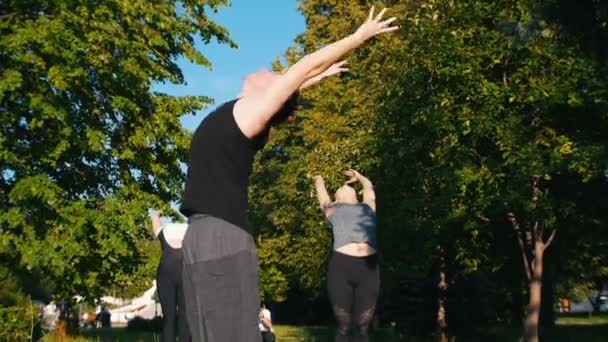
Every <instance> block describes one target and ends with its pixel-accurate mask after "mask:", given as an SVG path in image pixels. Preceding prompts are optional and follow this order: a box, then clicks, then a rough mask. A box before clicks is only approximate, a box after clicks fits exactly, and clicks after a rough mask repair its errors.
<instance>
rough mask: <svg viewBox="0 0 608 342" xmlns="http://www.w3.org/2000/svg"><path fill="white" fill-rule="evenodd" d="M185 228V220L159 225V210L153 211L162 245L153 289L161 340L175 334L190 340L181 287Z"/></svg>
mask: <svg viewBox="0 0 608 342" xmlns="http://www.w3.org/2000/svg"><path fill="white" fill-rule="evenodd" d="M187 228H188V225H187V224H185V223H169V224H165V225H161V224H160V213H159V212H158V211H155V212H153V213H152V229H153V230H154V235H155V236H156V237H157V238H158V241H160V246H161V248H162V256H161V258H160V263H159V265H158V270H157V273H156V290H157V292H158V297H159V298H160V307H161V309H162V311H163V328H162V334H161V341H162V342H175V337H176V336H179V341H180V342H190V330H189V329H188V323H187V319H186V317H185V313H186V310H185V307H186V305H185V300H184V291H183V287H182V263H183V254H182V241H183V239H184V235H185V233H186V230H187ZM176 326H177V327H178V328H177V331H176V329H175V328H176ZM176 333H177V335H176Z"/></svg>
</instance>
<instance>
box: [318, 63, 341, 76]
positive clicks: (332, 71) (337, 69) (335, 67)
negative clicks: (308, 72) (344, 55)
mask: <svg viewBox="0 0 608 342" xmlns="http://www.w3.org/2000/svg"><path fill="white" fill-rule="evenodd" d="M345 64H346V61H340V62H336V63H334V64H332V65H331V66H330V67H329V68H327V69H326V70H325V71H323V72H322V73H321V74H320V75H319V76H320V77H321V79H323V78H326V77H330V76H333V75H337V74H339V73H341V72H345V71H348V68H345V67H344V65H345Z"/></svg>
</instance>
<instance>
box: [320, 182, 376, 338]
mask: <svg viewBox="0 0 608 342" xmlns="http://www.w3.org/2000/svg"><path fill="white" fill-rule="evenodd" d="M346 175H347V176H348V177H349V180H348V181H347V182H346V183H345V184H344V185H343V186H341V187H340V188H339V189H338V191H336V194H335V201H333V202H332V200H331V198H330V196H329V194H328V193H327V189H326V188H325V182H324V180H323V177H321V176H316V177H315V178H314V183H315V189H316V191H317V199H318V200H319V205H320V206H321V210H322V211H323V213H324V214H325V217H327V219H328V220H329V222H330V223H331V228H332V233H333V252H332V256H331V260H330V262H329V268H328V271H327V289H328V292H329V299H330V301H331V304H332V308H333V311H334V315H335V317H336V321H337V325H338V326H337V331H336V342H342V341H353V342H358V341H369V327H370V325H371V322H372V319H373V317H374V312H375V309H376V301H377V300H378V294H379V291H380V272H379V270H378V257H377V254H376V248H377V240H376V195H375V193H374V186H373V184H372V182H371V181H370V180H369V179H367V178H366V177H364V176H362V175H361V174H360V173H359V172H357V171H355V170H349V171H347V172H346ZM356 182H359V183H361V185H362V187H363V201H362V202H359V200H358V198H357V193H356V192H355V189H353V188H352V187H351V186H350V185H349V184H351V183H356Z"/></svg>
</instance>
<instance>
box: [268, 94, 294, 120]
mask: <svg viewBox="0 0 608 342" xmlns="http://www.w3.org/2000/svg"><path fill="white" fill-rule="evenodd" d="M299 96H300V93H299V92H297V91H296V92H295V93H293V95H291V96H290V97H289V98H288V99H287V101H285V103H284V104H283V107H281V109H280V110H279V111H278V112H277V113H276V114H275V115H274V116H273V117H272V119H271V120H270V125H271V126H276V125H279V124H282V123H283V122H285V121H287V119H288V118H289V117H290V116H292V115H293V113H294V112H295V111H296V108H297V107H298V97H299Z"/></svg>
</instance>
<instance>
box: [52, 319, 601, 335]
mask: <svg viewBox="0 0 608 342" xmlns="http://www.w3.org/2000/svg"><path fill="white" fill-rule="evenodd" d="M275 330H276V335H277V342H290V341H293V342H295V341H298V342H304V341H309V342H332V341H333V329H332V328H328V327H325V326H290V325H278V326H275ZM82 335H83V336H82V337H81V338H78V339H71V340H65V339H64V340H62V342H91V341H97V342H157V341H160V338H159V336H158V334H155V333H153V332H143V331H131V330H128V329H125V328H102V329H87V330H84V331H83V332H82ZM481 335H483V336H479V337H467V338H465V337H461V338H457V339H456V340H455V341H467V342H468V341H470V342H475V341H496V342H503V341H504V342H515V341H518V340H519V336H520V332H519V331H516V330H513V329H509V328H506V327H501V326H497V327H493V328H486V329H483V331H482V334H481ZM544 337H545V340H547V341H551V342H578V341H584V342H601V341H608V315H601V316H591V317H588V316H568V317H559V318H558V321H557V326H556V327H555V328H553V329H551V330H550V331H547V332H545V334H544ZM401 340H405V341H410V342H426V341H428V342H435V341H437V339H436V338H429V339H412V338H404V339H401ZM43 341H44V342H52V341H54V340H53V339H52V338H51V337H48V336H47V338H45V339H44V340H43ZM371 341H372V342H394V341H400V339H399V338H398V337H396V336H395V335H394V334H393V333H392V331H391V330H390V329H380V330H378V331H376V332H374V334H373V336H372V338H371Z"/></svg>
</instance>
